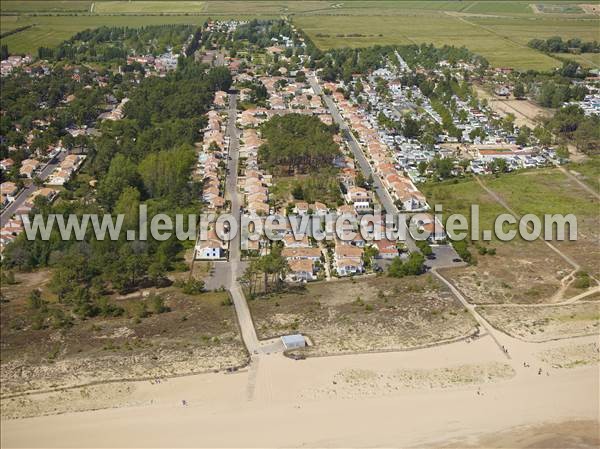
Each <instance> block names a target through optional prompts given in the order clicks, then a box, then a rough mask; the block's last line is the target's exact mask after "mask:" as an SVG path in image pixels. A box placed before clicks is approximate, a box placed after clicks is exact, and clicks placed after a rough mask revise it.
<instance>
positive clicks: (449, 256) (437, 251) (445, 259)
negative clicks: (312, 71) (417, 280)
mask: <svg viewBox="0 0 600 449" xmlns="http://www.w3.org/2000/svg"><path fill="white" fill-rule="evenodd" d="M308 81H309V82H310V85H311V86H312V88H313V90H314V91H315V93H317V94H320V95H322V97H323V100H324V101H325V104H326V105H327V108H328V109H329V112H331V115H332V116H333V119H334V121H335V123H337V124H338V125H339V127H340V130H341V131H342V133H343V136H344V139H345V140H346V142H347V143H348V146H349V147H350V149H351V150H352V154H354V157H355V158H356V160H357V161H358V164H359V166H360V169H361V171H362V172H363V175H364V176H365V178H369V176H372V178H373V182H374V186H373V189H374V191H375V193H376V194H377V197H378V198H379V201H380V203H381V205H382V207H383V209H384V210H385V211H386V212H387V213H388V214H394V215H398V214H400V213H401V212H400V211H399V210H398V208H397V207H396V205H395V204H394V201H393V200H392V197H391V196H390V193H389V192H388V190H387V189H386V188H385V186H384V185H383V183H382V181H381V178H380V177H379V175H377V174H376V173H375V172H374V171H373V168H372V167H371V165H370V164H369V162H368V161H367V158H366V156H365V154H364V152H363V150H362V149H361V147H360V144H359V143H358V141H357V140H356V137H354V134H352V131H351V130H350V128H348V125H347V124H346V122H345V120H344V118H343V117H342V116H341V114H340V112H339V110H338V108H337V106H336V105H335V103H334V102H333V100H332V99H331V97H329V96H328V95H325V94H324V93H323V91H322V89H321V86H320V85H319V83H318V81H317V79H316V77H314V76H310V77H308ZM401 224H403V225H404V228H405V229H404V235H405V240H404V242H405V244H406V247H407V248H408V250H409V251H410V252H420V250H419V248H418V247H417V244H416V242H415V241H414V239H413V238H412V236H411V235H410V232H409V231H408V228H407V226H406V221H405V220H401ZM431 249H432V250H433V254H434V255H435V256H436V257H435V259H430V260H427V261H426V265H427V266H429V267H431V268H442V267H450V266H460V265H461V264H462V263H461V262H454V259H458V258H459V257H458V254H457V253H456V251H455V250H454V248H453V247H452V246H451V245H434V246H432V248H431Z"/></svg>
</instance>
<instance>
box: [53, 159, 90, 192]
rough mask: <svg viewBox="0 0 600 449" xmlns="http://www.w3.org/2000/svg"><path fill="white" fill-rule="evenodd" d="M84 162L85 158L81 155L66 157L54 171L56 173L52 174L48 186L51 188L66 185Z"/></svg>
mask: <svg viewBox="0 0 600 449" xmlns="http://www.w3.org/2000/svg"><path fill="white" fill-rule="evenodd" d="M84 160H85V156H84V155H81V154H69V155H67V156H65V158H64V159H63V160H62V161H61V163H60V164H59V165H58V167H56V168H55V169H54V172H52V173H51V174H50V176H49V177H48V180H47V181H46V184H47V185H51V186H62V185H64V184H65V183H67V182H68V181H70V180H71V178H72V177H73V176H74V175H75V173H76V172H77V170H79V168H80V167H81V164H83V161H84Z"/></svg>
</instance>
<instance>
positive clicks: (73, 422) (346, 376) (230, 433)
mask: <svg viewBox="0 0 600 449" xmlns="http://www.w3.org/2000/svg"><path fill="white" fill-rule="evenodd" d="M505 338H506V344H511V343H512V344H513V346H512V347H514V354H513V355H511V357H510V358H509V357H507V356H506V355H505V354H503V353H502V352H501V351H499V350H498V347H497V345H496V343H495V342H494V340H493V339H492V338H491V337H490V336H489V335H488V336H484V337H482V338H480V339H478V340H475V341H473V342H470V343H467V342H458V343H452V344H448V345H442V346H438V347H434V348H428V349H420V350H415V351H407V352H392V353H380V354H361V355H347V356H334V357H319V358H309V359H307V360H300V361H294V360H290V359H288V358H285V357H284V356H282V355H281V354H270V355H261V356H260V357H257V358H256V359H255V360H253V363H252V364H251V365H250V367H249V368H247V369H245V370H243V371H239V372H237V373H233V374H224V373H212V374H201V375H194V376H188V377H180V378H173V379H168V380H163V381H161V382H160V383H159V384H156V383H154V382H153V383H150V382H148V381H145V382H134V383H128V384H127V386H128V388H124V387H123V386H124V384H119V383H115V384H107V385H105V386H104V387H105V388H107V390H99V391H97V392H96V393H94V392H92V393H91V394H90V392H89V391H88V392H87V394H83V392H82V391H63V392H58V393H54V395H58V397H61V396H63V397H64V395H71V396H70V399H69V400H66V401H64V403H63V404H62V405H61V404H60V402H59V401H56V396H52V395H53V394H52V393H50V394H45V395H44V394H42V395H29V396H28V397H27V398H26V401H27V402H25V403H23V404H24V405H23V408H24V409H29V410H32V407H34V406H35V405H36V404H37V406H38V410H37V413H38V414H43V413H48V415H47V416H37V417H32V418H25V419H6V414H5V413H3V421H2V446H3V447H190V446H194V447H290V446H291V447H300V446H306V447H341V446H344V447H372V446H388V447H390V446H393V447H398V446H404V447H406V446H421V447H432V446H439V445H449V446H454V447H465V446H474V447H478V446H486V447H549V446H550V445H553V446H554V447H597V445H598V444H599V443H600V437H599V435H598V416H599V405H598V404H599V387H598V378H599V365H598V363H597V361H591V363H581V364H578V365H577V366H575V367H573V368H568V369H567V368H558V367H553V366H552V358H551V357H549V355H548V354H553V353H554V352H557V353H560V354H561V357H562V358H564V357H565V356H564V354H565V353H566V354H568V353H569V348H570V347H575V348H577V347H579V346H581V345H596V344H597V341H598V338H597V336H596V335H594V336H588V337H583V338H577V339H571V340H563V341H552V342H547V343H543V344H539V343H524V342H521V343H518V342H517V340H514V339H510V338H509V337H505ZM503 343H504V341H503ZM574 345H575V346H574ZM507 347H508V348H511V346H507ZM594 347H596V346H594ZM511 349H512V348H511ZM542 351H543V354H542V355H540V354H541V352H542ZM524 357H527V359H524ZM523 362H527V363H528V364H529V365H530V366H529V367H525V366H523ZM588 362H590V361H588ZM558 366H560V365H558ZM540 368H541V369H542V374H541V375H539V374H538V370H539V369H540ZM82 390H84V389H82ZM109 390H110V391H111V392H112V394H113V396H112V398H111V401H109V402H112V404H113V405H112V407H113V408H107V407H110V406H109V405H107V403H106V400H105V399H104V398H103V397H104V396H105V395H106V394H108V393H107V392H108V391H109ZM118 391H120V392H118ZM96 394H97V396H95V395H96ZM22 399H23V398H19V400H22ZM13 400H16V399H13ZM183 400H185V401H186V403H187V405H183V404H182V401H183ZM44 401H47V402H48V404H47V406H46V407H45V405H44V404H45V402H44ZM3 402H6V400H5V401H3ZM50 404H52V406H53V407H55V409H54V410H51V409H49V408H48V407H49V406H50ZM57 404H58V405H57ZM56 407H58V408H56ZM16 408H17V409H18V407H16ZM95 408H97V409H101V410H95V411H94V410H93V409H95ZM13 409H14V407H13ZM76 410H87V411H79V412H77V411H76ZM13 411H14V410H13ZM52 413H59V414H52ZM34 430H35V431H34ZM561 442H562V443H561ZM540 444H541V445H540Z"/></svg>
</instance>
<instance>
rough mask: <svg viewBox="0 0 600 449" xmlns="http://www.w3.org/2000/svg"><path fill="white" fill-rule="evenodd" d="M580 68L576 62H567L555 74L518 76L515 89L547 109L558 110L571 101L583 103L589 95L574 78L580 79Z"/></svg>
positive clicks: (534, 72)
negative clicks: (573, 81) (574, 81)
mask: <svg viewBox="0 0 600 449" xmlns="http://www.w3.org/2000/svg"><path fill="white" fill-rule="evenodd" d="M580 76H582V73H581V71H580V66H579V64H577V63H576V62H574V61H565V62H564V63H563V66H562V68H561V69H560V70H557V71H555V72H553V73H540V72H536V71H528V72H523V73H519V74H517V75H516V77H517V79H516V83H515V89H517V88H518V90H519V91H520V92H519V96H523V95H522V94H524V93H525V91H526V92H527V93H528V95H529V96H530V97H531V98H533V99H535V101H537V102H538V103H539V104H541V105H542V106H544V107H547V108H558V107H561V106H562V104H563V103H565V102H569V101H573V100H575V101H581V100H583V98H584V97H585V96H586V95H587V94H588V90H587V88H586V87H585V86H584V85H582V84H573V83H572V78H574V77H580Z"/></svg>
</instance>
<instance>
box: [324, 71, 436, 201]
mask: <svg viewBox="0 0 600 449" xmlns="http://www.w3.org/2000/svg"><path fill="white" fill-rule="evenodd" d="M325 87H326V88H328V89H329V90H331V91H332V92H333V94H332V96H333V98H334V99H335V101H336V103H337V104H338V106H339V108H340V112H341V114H342V116H343V117H344V118H345V119H346V120H347V121H348V122H349V124H350V126H351V129H352V130H353V131H355V132H356V133H357V135H358V136H357V140H358V141H359V143H360V144H361V145H362V147H363V148H364V149H365V154H366V156H367V158H368V159H369V162H370V164H371V167H372V168H373V170H374V172H375V174H377V175H378V176H379V177H380V178H381V180H382V182H383V184H384V186H385V187H386V188H387V190H388V191H389V193H390V195H391V197H392V198H393V199H394V200H395V201H396V202H397V203H399V204H401V205H402V209H403V210H406V211H422V210H426V209H428V208H429V206H428V204H427V201H426V198H425V196H424V195H423V194H422V193H421V192H420V191H419V189H417V187H416V186H415V185H414V183H413V182H412V181H411V180H410V178H408V177H406V176H404V175H403V174H402V173H401V172H400V171H399V170H398V169H397V168H396V167H395V165H394V159H393V157H392V155H391V154H390V153H391V152H390V150H389V148H388V147H387V145H385V143H383V142H382V141H381V138H380V136H379V134H378V133H377V130H376V129H375V128H374V127H373V125H372V124H371V123H370V122H369V120H368V119H367V118H366V116H365V113H364V112H363V111H360V110H359V109H358V107H357V106H355V105H354V104H352V103H350V102H349V101H348V100H346V99H345V98H344V96H343V94H342V93H341V92H337V91H336V89H337V85H335V84H334V83H327V84H326V85H325Z"/></svg>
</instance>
